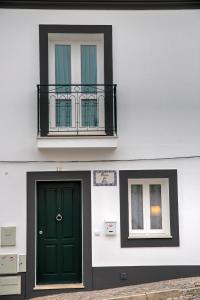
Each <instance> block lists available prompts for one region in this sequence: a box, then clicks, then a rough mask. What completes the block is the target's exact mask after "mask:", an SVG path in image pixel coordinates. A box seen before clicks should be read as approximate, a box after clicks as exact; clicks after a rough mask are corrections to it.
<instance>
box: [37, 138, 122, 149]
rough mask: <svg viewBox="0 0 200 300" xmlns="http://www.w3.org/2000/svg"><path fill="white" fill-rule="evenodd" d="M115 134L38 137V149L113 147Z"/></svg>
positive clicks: (116, 139)
mask: <svg viewBox="0 0 200 300" xmlns="http://www.w3.org/2000/svg"><path fill="white" fill-rule="evenodd" d="M117 146H118V137H117V136H91V137H90V136H89V137H88V136H87V137H86V136H76V137H38V138H37V147H38V149H115V148H117Z"/></svg>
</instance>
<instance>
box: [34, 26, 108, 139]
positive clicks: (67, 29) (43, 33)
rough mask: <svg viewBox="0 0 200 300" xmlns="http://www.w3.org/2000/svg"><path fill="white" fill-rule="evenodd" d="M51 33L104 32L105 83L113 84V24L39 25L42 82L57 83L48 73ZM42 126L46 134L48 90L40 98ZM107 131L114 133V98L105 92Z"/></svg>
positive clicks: (43, 133) (47, 127)
mask: <svg viewBox="0 0 200 300" xmlns="http://www.w3.org/2000/svg"><path fill="white" fill-rule="evenodd" d="M49 33H74V34H76V33H86V34H90V33H91V34H95V33H102V34H103V35H104V84H113V59H112V25H39V36H40V37H39V43H40V84H41V85H47V84H55V82H49V79H48V78H49V75H48V34H49ZM40 128H41V132H40V134H41V136H46V135H47V134H48V130H49V103H48V92H47V93H42V95H41V98H40ZM105 131H106V134H107V135H113V98H112V95H111V93H110V91H109V92H107V93H105Z"/></svg>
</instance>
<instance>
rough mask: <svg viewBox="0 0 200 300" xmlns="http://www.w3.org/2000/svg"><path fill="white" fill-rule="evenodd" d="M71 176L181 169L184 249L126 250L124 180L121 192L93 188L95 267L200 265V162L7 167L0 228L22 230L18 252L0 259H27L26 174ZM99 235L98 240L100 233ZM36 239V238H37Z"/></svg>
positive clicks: (2, 174)
mask: <svg viewBox="0 0 200 300" xmlns="http://www.w3.org/2000/svg"><path fill="white" fill-rule="evenodd" d="M57 168H59V169H60V170H61V171H70V170H91V171H93V170H98V169H108V170H117V171H118V170H119V169H120V170H123V169H125V170H126V169H127V170H128V169H131V170H135V169H177V171H178V198H179V231H180V247H166V248H165V247H163V248H159V247H156V248H149V247H147V248H121V246H120V207H119V177H118V176H117V186H114V187H108V186H107V187H106V186H105V187H96V186H93V182H92V216H91V217H92V253H93V258H92V261H93V266H122V265H124V266H125V265H127V266H128V265H193V264H194V265H195V264H196V265H199V264H200V258H199V250H200V241H199V238H198V228H199V213H198V212H199V211H200V199H199V186H200V179H199V178H200V175H199V174H200V173H199V170H200V159H193V160H192V159H187V160H186V159H180V160H161V161H140V162H118V163H117V162H113V163H107V162H106V163H78V164H77V163H27V164H24V163H23V164H16V163H12V164H7V163H5V164H1V167H0V178H1V180H0V182H1V198H0V206H1V208H2V209H1V210H0V226H2V225H3V226H6V225H8V226H10V225H16V226H17V245H16V247H12V248H11V247H9V248H0V253H18V254H25V253H26V172H28V171H55V170H57ZM105 220H107V221H112V220H113V221H117V235H116V236H113V237H112V236H110V237H109V236H105V234H104V229H103V227H104V221H105ZM97 232H98V233H99V234H100V235H99V236H96V235H95V233H97ZM33 238H34V237H33Z"/></svg>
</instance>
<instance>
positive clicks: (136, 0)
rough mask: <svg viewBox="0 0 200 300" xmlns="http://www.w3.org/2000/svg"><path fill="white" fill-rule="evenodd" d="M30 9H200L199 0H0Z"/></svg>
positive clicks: (1, 4)
mask: <svg viewBox="0 0 200 300" xmlns="http://www.w3.org/2000/svg"><path fill="white" fill-rule="evenodd" d="M1 7H2V8H30V9H33V8H34V9H112V10H119V9H121V10H123V9H195V8H197V9H199V8H200V2H199V0H114V1H112V0H106V1H104V0H59V1H56V0H54V1H51V0H26V1H25V0H24V1H21V0H0V8H1Z"/></svg>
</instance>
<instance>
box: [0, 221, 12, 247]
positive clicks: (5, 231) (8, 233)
mask: <svg viewBox="0 0 200 300" xmlns="http://www.w3.org/2000/svg"><path fill="white" fill-rule="evenodd" d="M8 246H16V227H14V226H9V227H1V247H8Z"/></svg>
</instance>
